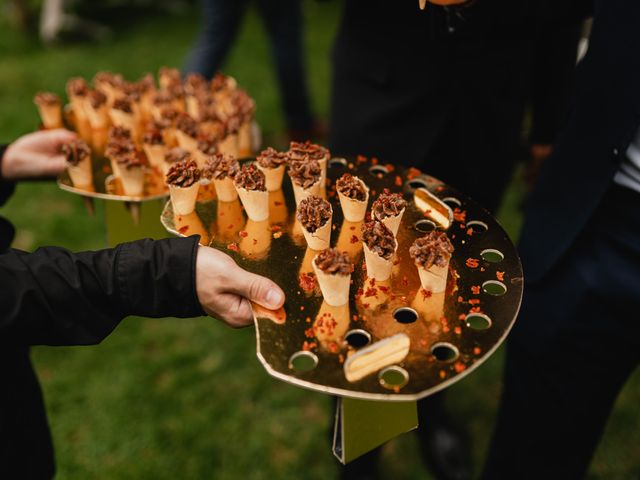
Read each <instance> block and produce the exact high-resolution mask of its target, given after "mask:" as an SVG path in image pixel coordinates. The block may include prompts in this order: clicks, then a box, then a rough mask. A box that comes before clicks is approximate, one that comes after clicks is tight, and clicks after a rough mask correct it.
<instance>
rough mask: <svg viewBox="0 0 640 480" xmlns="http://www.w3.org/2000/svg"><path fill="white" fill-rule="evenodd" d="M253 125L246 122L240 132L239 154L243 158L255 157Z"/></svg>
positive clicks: (241, 126)
mask: <svg viewBox="0 0 640 480" xmlns="http://www.w3.org/2000/svg"><path fill="white" fill-rule="evenodd" d="M252 123H253V122H251V121H248V122H244V123H243V124H242V125H240V130H238V153H239V154H240V157H241V158H242V157H250V156H251V155H253V140H252V135H253V132H252ZM267 182H268V180H267ZM267 188H269V187H267Z"/></svg>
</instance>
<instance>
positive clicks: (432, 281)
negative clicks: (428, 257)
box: [418, 264, 449, 294]
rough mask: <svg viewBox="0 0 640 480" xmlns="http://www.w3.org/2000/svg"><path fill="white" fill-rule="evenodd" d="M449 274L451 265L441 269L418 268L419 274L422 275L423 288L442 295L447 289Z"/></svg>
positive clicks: (433, 266)
mask: <svg viewBox="0 0 640 480" xmlns="http://www.w3.org/2000/svg"><path fill="white" fill-rule="evenodd" d="M448 273H449V265H448V264H447V265H446V266H444V267H439V266H437V265H432V266H431V267H430V268H429V269H425V268H423V267H421V266H418V274H419V275H420V283H421V285H422V288H424V289H425V290H426V291H427V292H431V293H432V294H433V293H442V292H444V291H445V290H446V288H447V275H448Z"/></svg>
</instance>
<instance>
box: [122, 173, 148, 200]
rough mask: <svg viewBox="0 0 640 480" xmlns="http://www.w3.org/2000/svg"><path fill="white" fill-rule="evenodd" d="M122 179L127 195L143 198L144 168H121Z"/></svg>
mask: <svg viewBox="0 0 640 480" xmlns="http://www.w3.org/2000/svg"><path fill="white" fill-rule="evenodd" d="M120 179H121V180H122V189H123V190H124V194H125V195H130V196H132V197H141V196H142V195H143V192H144V168H143V167H142V166H137V167H131V168H126V167H125V168H120Z"/></svg>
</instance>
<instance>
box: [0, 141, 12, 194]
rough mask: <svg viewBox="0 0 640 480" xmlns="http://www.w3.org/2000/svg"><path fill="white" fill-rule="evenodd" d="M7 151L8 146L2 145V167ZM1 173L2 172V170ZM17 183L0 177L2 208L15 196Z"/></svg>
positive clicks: (0, 163)
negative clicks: (14, 191)
mask: <svg viewBox="0 0 640 480" xmlns="http://www.w3.org/2000/svg"><path fill="white" fill-rule="evenodd" d="M6 149H7V145H0V166H2V157H4V152H5V150H6ZM0 171H1V170H0ZM14 189H15V183H13V182H10V181H7V180H5V179H3V178H2V175H0V206H2V205H4V204H5V202H6V201H7V200H8V199H9V197H10V196H11V195H12V194H13V190H14Z"/></svg>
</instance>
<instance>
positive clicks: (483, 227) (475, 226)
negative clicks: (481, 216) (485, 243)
mask: <svg viewBox="0 0 640 480" xmlns="http://www.w3.org/2000/svg"><path fill="white" fill-rule="evenodd" d="M467 228H470V229H471V230H473V233H484V232H486V231H487V230H489V225H487V224H486V223H484V222H481V221H480V220H471V221H470V222H467Z"/></svg>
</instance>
